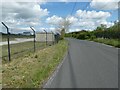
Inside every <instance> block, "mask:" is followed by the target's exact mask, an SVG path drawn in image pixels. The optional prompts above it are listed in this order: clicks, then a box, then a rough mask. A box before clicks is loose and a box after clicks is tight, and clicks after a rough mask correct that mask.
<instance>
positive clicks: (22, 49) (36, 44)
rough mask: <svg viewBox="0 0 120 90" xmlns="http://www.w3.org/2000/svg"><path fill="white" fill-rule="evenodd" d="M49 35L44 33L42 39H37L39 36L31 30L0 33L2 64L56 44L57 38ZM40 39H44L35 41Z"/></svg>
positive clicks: (52, 34)
mask: <svg viewBox="0 0 120 90" xmlns="http://www.w3.org/2000/svg"><path fill="white" fill-rule="evenodd" d="M16 31H17V32H16ZM49 33H50V32H49ZM49 33H48V32H46V33H45V34H44V37H39V36H41V34H37V33H36V32H35V33H33V31H32V30H31V31H30V30H15V29H12V28H9V32H8V33H2V42H1V43H0V47H2V52H1V53H2V61H3V63H4V62H6V61H7V62H8V60H9V59H10V60H13V59H16V58H19V57H22V56H25V55H26V56H27V55H29V54H30V53H34V52H35V51H37V50H40V49H43V48H45V47H46V46H51V45H53V44H54V43H57V42H58V38H59V37H58V35H55V34H54V33H51V36H50V35H49ZM8 38H9V47H8ZM41 38H45V39H43V41H41V40H37V39H41ZM50 38H51V40H50ZM9 54H10V56H9ZM10 60H9V61H10Z"/></svg>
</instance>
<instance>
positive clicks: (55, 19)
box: [46, 15, 63, 25]
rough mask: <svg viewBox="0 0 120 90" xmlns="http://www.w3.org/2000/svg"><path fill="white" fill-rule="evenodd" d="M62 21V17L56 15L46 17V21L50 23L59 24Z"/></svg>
mask: <svg viewBox="0 0 120 90" xmlns="http://www.w3.org/2000/svg"><path fill="white" fill-rule="evenodd" d="M62 21H63V18H62V17H59V16H56V15H53V16H52V17H48V18H47V19H46V22H47V23H49V24H52V25H57V24H60V22H62Z"/></svg>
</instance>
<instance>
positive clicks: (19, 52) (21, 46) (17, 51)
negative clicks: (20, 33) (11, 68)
mask: <svg viewBox="0 0 120 90" xmlns="http://www.w3.org/2000/svg"><path fill="white" fill-rule="evenodd" d="M35 44H36V50H38V49H40V48H42V47H45V43H41V42H36V43H35ZM33 47H34V43H33V42H32V41H29V42H23V43H17V44H11V45H10V50H11V58H12V59H13V58H15V57H17V58H18V57H21V56H23V55H24V54H28V53H30V52H34V48H33ZM0 48H2V52H0V54H2V58H3V60H4V61H6V60H7V59H8V46H7V45H3V46H0Z"/></svg>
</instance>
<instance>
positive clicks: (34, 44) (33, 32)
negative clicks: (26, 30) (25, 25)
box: [30, 27, 36, 52]
mask: <svg viewBox="0 0 120 90" xmlns="http://www.w3.org/2000/svg"><path fill="white" fill-rule="evenodd" d="M30 28H31V29H32V30H33V34H34V52H35V48H36V47H35V30H34V29H33V28H32V27H30Z"/></svg>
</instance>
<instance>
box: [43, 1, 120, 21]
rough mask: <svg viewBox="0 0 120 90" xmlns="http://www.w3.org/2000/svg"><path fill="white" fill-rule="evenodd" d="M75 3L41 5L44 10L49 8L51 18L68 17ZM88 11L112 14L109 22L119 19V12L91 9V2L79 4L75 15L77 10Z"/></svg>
mask: <svg viewBox="0 0 120 90" xmlns="http://www.w3.org/2000/svg"><path fill="white" fill-rule="evenodd" d="M74 4H75V2H67V3H66V2H48V3H46V4H43V5H41V7H42V8H43V9H45V8H47V9H48V11H50V14H49V16H52V15H57V16H61V17H66V16H67V15H69V14H71V12H72V9H73V7H74ZM87 7H88V8H87ZM79 9H81V10H87V11H92V10H95V11H97V12H99V11H104V12H110V13H111V14H112V16H111V17H110V18H109V19H108V21H115V20H117V19H118V10H99V9H95V8H92V7H90V2H77V3H76V6H75V9H74V11H73V15H74V14H75V12H76V11H77V10H79Z"/></svg>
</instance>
